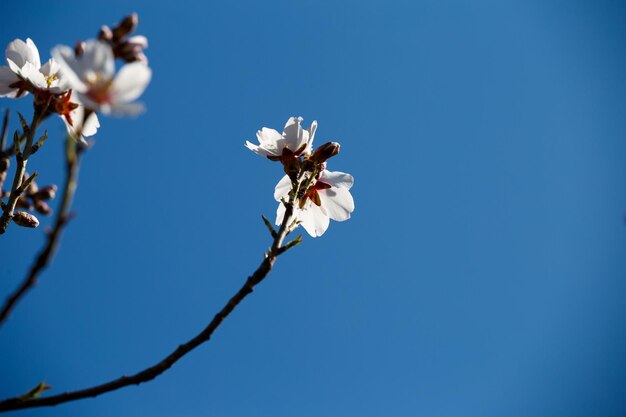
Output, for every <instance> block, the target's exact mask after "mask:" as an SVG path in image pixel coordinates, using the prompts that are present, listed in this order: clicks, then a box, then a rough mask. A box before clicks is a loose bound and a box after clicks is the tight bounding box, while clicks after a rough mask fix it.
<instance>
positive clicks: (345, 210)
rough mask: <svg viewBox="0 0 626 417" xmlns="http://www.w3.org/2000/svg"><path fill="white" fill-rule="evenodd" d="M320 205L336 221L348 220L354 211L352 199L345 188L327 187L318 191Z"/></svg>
mask: <svg viewBox="0 0 626 417" xmlns="http://www.w3.org/2000/svg"><path fill="white" fill-rule="evenodd" d="M318 194H319V196H320V201H321V203H322V207H324V209H325V210H326V212H327V213H328V215H329V216H330V218H331V219H333V220H336V221H338V222H342V221H344V220H348V219H349V218H350V213H352V212H353V211H354V199H353V198H352V194H350V191H348V189H347V188H334V187H333V188H328V189H326V190H320V191H318Z"/></svg>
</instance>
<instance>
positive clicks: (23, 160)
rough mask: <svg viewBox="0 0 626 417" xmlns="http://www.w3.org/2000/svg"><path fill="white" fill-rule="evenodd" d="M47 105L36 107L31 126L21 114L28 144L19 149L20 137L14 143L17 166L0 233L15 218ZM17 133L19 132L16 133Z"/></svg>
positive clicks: (1, 221)
mask: <svg viewBox="0 0 626 417" xmlns="http://www.w3.org/2000/svg"><path fill="white" fill-rule="evenodd" d="M47 107H48V106H47V105H46V107H45V108H44V109H43V110H41V109H38V108H35V112H34V113H33V120H32V122H31V124H30V126H27V124H26V122H25V121H24V119H22V116H21V115H20V120H22V126H23V130H24V133H25V135H26V145H25V146H24V151H23V152H21V151H19V139H17V143H16V144H14V145H16V146H14V149H15V150H16V155H15V159H16V160H17V168H16V169H15V177H14V178H13V186H12V187H11V194H9V202H8V203H7V204H6V206H3V211H2V216H0V235H2V234H4V232H6V230H7V228H8V227H9V224H10V223H11V220H12V219H13V212H14V211H15V205H16V204H17V199H18V198H19V197H20V196H21V195H22V192H23V190H21V188H20V186H21V185H22V182H23V181H24V174H25V173H26V164H27V163H28V158H29V157H30V155H31V153H32V150H33V148H32V147H33V141H34V139H35V132H36V130H37V126H39V123H41V121H42V118H43V114H45V112H46V109H47ZM16 135H17V134H16Z"/></svg>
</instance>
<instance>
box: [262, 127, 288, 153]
mask: <svg viewBox="0 0 626 417" xmlns="http://www.w3.org/2000/svg"><path fill="white" fill-rule="evenodd" d="M256 138H257V139H258V140H259V143H260V144H261V145H270V146H271V147H273V148H276V143H277V142H278V141H280V140H281V139H282V138H283V137H282V135H281V134H280V133H278V132H277V131H276V130H274V129H270V128H267V127H264V128H262V129H261V130H259V131H258V132H256Z"/></svg>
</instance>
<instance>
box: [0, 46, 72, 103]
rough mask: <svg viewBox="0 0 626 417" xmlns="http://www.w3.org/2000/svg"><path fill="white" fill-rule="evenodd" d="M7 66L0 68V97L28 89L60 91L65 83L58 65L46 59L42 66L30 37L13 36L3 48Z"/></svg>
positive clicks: (20, 92)
mask: <svg viewBox="0 0 626 417" xmlns="http://www.w3.org/2000/svg"><path fill="white" fill-rule="evenodd" d="M6 60H7V64H8V67H7V66H3V67H0V97H10V98H16V97H19V96H22V95H23V94H26V93H27V91H28V90H29V89H31V88H32V89H37V90H42V91H49V92H50V93H52V94H61V93H62V92H63V91H65V82H64V80H63V79H62V78H61V77H60V74H59V69H60V67H59V64H58V63H57V62H56V61H55V60H54V59H49V60H48V62H46V63H45V64H44V65H43V66H42V65H41V60H40V57H39V51H38V50H37V46H36V45H35V43H34V42H33V41H32V40H31V39H30V38H28V39H26V42H24V41H23V40H21V39H15V40H14V41H13V42H11V43H10V44H9V46H7V49H6Z"/></svg>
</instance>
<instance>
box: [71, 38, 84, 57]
mask: <svg viewBox="0 0 626 417" xmlns="http://www.w3.org/2000/svg"><path fill="white" fill-rule="evenodd" d="M83 52H85V42H82V41H78V42H76V45H74V54H75V55H76V56H81V55H82V54H83Z"/></svg>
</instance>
